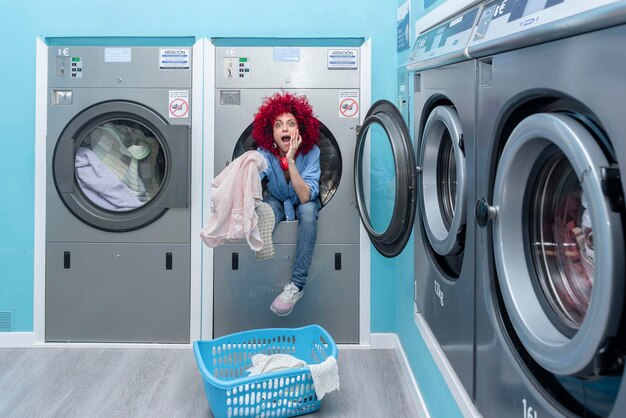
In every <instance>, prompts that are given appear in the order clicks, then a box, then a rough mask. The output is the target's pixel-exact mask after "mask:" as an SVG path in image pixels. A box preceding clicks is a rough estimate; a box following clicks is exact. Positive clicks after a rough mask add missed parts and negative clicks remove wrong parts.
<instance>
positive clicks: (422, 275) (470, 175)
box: [408, 7, 479, 398]
mask: <svg viewBox="0 0 626 418" xmlns="http://www.w3.org/2000/svg"><path fill="white" fill-rule="evenodd" d="M478 12H479V8H478V7H474V8H470V9H469V10H466V11H464V12H462V13H460V14H459V15H458V16H454V17H452V18H451V19H449V20H448V21H446V22H444V23H442V24H440V25H438V26H436V27H434V28H433V29H431V30H429V31H428V32H425V33H424V34H421V35H420V36H418V38H417V39H416V42H415V47H414V49H413V53H412V56H411V59H412V60H413V61H414V63H412V64H411V65H409V67H408V70H409V71H411V72H412V73H413V80H414V94H413V97H414V106H415V108H414V114H415V119H414V129H415V138H416V155H417V161H416V163H417V167H418V170H419V174H418V180H417V186H418V187H417V201H418V204H417V208H418V211H417V217H416V222H415V228H414V236H415V247H414V248H415V258H414V260H415V264H414V265H415V270H414V271H415V302H416V305H417V309H418V311H419V312H420V313H421V315H422V316H423V318H424V319H425V320H426V322H427V324H428V327H429V328H430V330H431V331H432V333H433V335H434V336H435V337H436V338H437V342H438V343H439V345H440V346H441V348H442V349H443V351H444V353H445V355H446V358H447V359H448V360H449V362H450V364H451V365H452V367H453V369H454V372H455V374H456V375H457V376H458V378H459V380H460V381H461V383H462V384H463V387H464V388H465V390H466V391H467V394H468V395H469V397H470V398H473V390H474V389H473V386H474V300H475V296H474V288H475V279H474V278H475V274H474V257H475V249H474V229H475V228H474V222H473V211H472V210H471V207H472V206H473V202H474V172H475V166H476V164H475V147H476V140H475V119H476V61H475V60H469V59H467V57H466V56H465V55H464V53H465V47H466V46H467V43H468V41H469V39H470V34H471V33H472V29H473V26H474V23H475V21H476V19H477V17H478V14H479V13H478Z"/></svg>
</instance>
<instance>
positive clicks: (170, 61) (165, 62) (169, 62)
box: [159, 48, 191, 70]
mask: <svg viewBox="0 0 626 418" xmlns="http://www.w3.org/2000/svg"><path fill="white" fill-rule="evenodd" d="M190 62H191V60H190V49H189V48H160V49H159V68H160V69H161V70H186V69H188V68H189V65H190Z"/></svg>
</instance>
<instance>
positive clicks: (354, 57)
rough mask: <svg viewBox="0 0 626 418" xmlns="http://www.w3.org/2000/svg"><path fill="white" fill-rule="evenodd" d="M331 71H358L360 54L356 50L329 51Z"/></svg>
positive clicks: (328, 58)
mask: <svg viewBox="0 0 626 418" xmlns="http://www.w3.org/2000/svg"><path fill="white" fill-rule="evenodd" d="M327 65H328V69H329V70H356V69H357V68H359V53H358V50H356V49H329V50H328V57H327Z"/></svg>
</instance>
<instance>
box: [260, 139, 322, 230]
mask: <svg viewBox="0 0 626 418" xmlns="http://www.w3.org/2000/svg"><path fill="white" fill-rule="evenodd" d="M257 151H258V152H260V153H261V155H263V157H265V159H266V160H267V166H268V167H267V170H265V171H264V172H262V173H261V180H262V179H263V178H265V177H267V179H268V183H267V190H268V191H269V193H270V194H271V195H272V196H274V197H275V198H276V199H278V200H280V201H281V202H283V205H284V207H285V218H286V219H287V220H288V221H293V220H294V219H295V217H296V216H295V211H294V206H296V205H299V204H300V199H299V198H298V194H297V193H296V191H295V190H294V188H293V186H292V185H291V182H289V184H287V180H286V179H285V174H284V173H283V170H282V168H280V161H279V160H278V158H277V157H276V156H275V155H274V154H272V153H271V152H270V151H268V150H266V149H263V148H259V149H258V150H257ZM296 168H297V169H298V172H299V173H300V176H301V177H302V180H304V182H305V183H306V184H307V185H308V186H309V190H310V191H311V197H310V198H309V201H313V200H315V199H316V198H317V196H318V195H319V193H320V173H321V170H320V149H319V148H318V147H317V145H314V146H313V148H311V150H310V151H309V152H308V153H306V154H304V155H303V154H298V155H297V156H296Z"/></svg>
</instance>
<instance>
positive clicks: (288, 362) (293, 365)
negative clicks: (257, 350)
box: [248, 354, 306, 376]
mask: <svg viewBox="0 0 626 418" xmlns="http://www.w3.org/2000/svg"><path fill="white" fill-rule="evenodd" d="M304 366H306V363H305V362H303V361H302V360H300V359H297V358H295V357H294V356H290V355H289V354H272V355H270V356H268V355H267V354H255V355H253V356H252V367H250V368H249V369H248V371H249V372H250V376H256V375H258V374H263V373H269V372H277V371H279V370H286V369H298V368H300V367H304Z"/></svg>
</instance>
